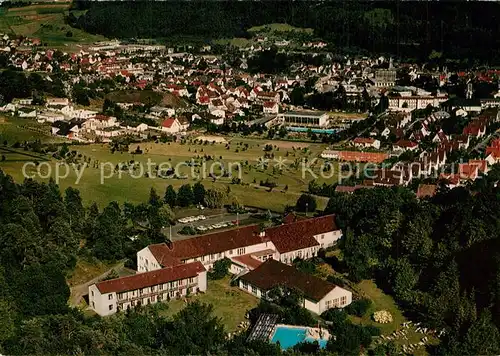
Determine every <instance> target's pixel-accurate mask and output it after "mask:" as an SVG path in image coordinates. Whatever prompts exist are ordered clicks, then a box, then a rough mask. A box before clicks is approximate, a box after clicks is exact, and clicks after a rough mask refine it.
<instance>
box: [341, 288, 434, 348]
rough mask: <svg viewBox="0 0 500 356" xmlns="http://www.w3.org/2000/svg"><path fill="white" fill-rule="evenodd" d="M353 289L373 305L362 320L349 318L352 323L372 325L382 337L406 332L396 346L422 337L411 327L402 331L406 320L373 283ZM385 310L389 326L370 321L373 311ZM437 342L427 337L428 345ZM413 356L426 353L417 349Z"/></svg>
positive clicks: (354, 317) (412, 342) (414, 341)
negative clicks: (388, 317) (388, 313)
mask: <svg viewBox="0 0 500 356" xmlns="http://www.w3.org/2000/svg"><path fill="white" fill-rule="evenodd" d="M353 289H354V290H355V292H356V293H358V295H359V296H361V297H365V298H369V299H370V300H371V301H372V302H373V305H372V307H371V308H370V310H369V311H368V312H367V313H366V315H365V316H364V317H362V318H359V317H356V316H350V317H349V318H350V319H351V321H352V322H353V323H360V324H363V325H373V326H376V327H378V328H380V329H381V331H382V335H385V336H389V335H391V334H392V333H393V332H394V331H400V330H407V334H406V337H407V339H406V338H403V337H398V338H396V339H394V342H395V343H396V345H400V346H401V345H409V344H415V343H418V342H419V341H420V340H421V339H422V337H424V335H423V334H422V333H417V332H416V331H415V328H414V327H413V326H411V327H409V328H407V329H404V328H403V326H402V324H403V323H404V322H408V319H406V317H405V316H404V315H403V313H402V312H401V310H400V309H399V307H398V306H397V304H396V303H395V301H394V299H393V298H392V297H391V296H390V295H387V294H385V293H384V292H383V291H382V290H381V289H380V288H378V287H377V285H376V284H375V282H374V281H371V280H364V281H361V282H360V283H358V284H356V285H354V286H353ZM379 310H387V311H389V312H390V313H391V314H392V318H393V322H392V323H389V324H379V323H377V322H375V321H374V320H373V319H372V315H373V313H374V312H375V311H379ZM437 342H439V341H438V340H437V339H436V338H434V337H429V343H431V344H436V343H437ZM414 354H415V355H426V354H427V351H426V350H425V348H424V347H420V348H418V349H417V350H416V351H414Z"/></svg>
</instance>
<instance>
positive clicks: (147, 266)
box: [137, 247, 161, 273]
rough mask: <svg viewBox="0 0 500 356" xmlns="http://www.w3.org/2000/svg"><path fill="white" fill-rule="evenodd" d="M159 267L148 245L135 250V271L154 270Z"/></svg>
mask: <svg viewBox="0 0 500 356" xmlns="http://www.w3.org/2000/svg"><path fill="white" fill-rule="evenodd" d="M146 262H147V263H146ZM160 268H161V266H160V263H159V262H158V261H157V260H156V258H155V257H154V256H153V254H152V253H151V251H150V250H149V247H145V248H143V249H142V250H140V251H139V252H137V273H143V272H148V271H155V270H157V269H160Z"/></svg>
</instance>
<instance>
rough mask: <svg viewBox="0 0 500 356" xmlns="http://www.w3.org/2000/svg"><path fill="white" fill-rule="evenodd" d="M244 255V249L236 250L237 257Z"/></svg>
mask: <svg viewBox="0 0 500 356" xmlns="http://www.w3.org/2000/svg"><path fill="white" fill-rule="evenodd" d="M244 253H245V248H244V247H243V248H239V249H238V255H243V254H244Z"/></svg>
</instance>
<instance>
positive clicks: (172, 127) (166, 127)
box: [161, 117, 183, 134]
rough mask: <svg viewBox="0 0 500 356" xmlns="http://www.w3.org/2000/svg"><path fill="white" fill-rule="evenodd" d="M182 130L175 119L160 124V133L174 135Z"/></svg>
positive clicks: (170, 118) (171, 118)
mask: <svg viewBox="0 0 500 356" xmlns="http://www.w3.org/2000/svg"><path fill="white" fill-rule="evenodd" d="M182 129H183V127H182V125H181V123H180V122H179V120H178V119H177V118H173V117H169V118H168V119H165V120H163V122H162V123H161V131H162V132H166V133H170V134H175V133H178V132H181V131H182Z"/></svg>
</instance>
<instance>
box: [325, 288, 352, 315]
mask: <svg viewBox="0 0 500 356" xmlns="http://www.w3.org/2000/svg"><path fill="white" fill-rule="evenodd" d="M342 297H346V302H345V303H344V304H340V305H337V306H336V307H337V308H339V307H340V308H344V307H346V306H348V305H349V304H351V303H352V293H351V292H350V291H348V290H346V289H344V288H340V287H335V288H334V289H333V290H332V291H331V292H330V293H328V294H327V295H325V296H324V297H323V298H322V299H321V300H320V301H319V303H318V304H319V313H318V314H321V313H323V312H324V311H325V310H328V309H330V308H332V307H334V305H332V306H330V308H328V307H327V302H328V301H335V300H336V299H338V300H339V301H340V300H341V298H342Z"/></svg>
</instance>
